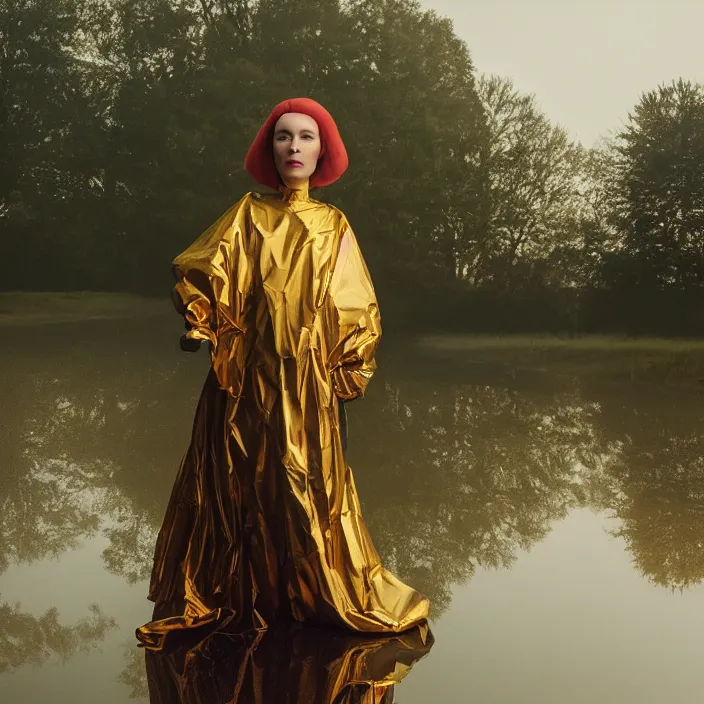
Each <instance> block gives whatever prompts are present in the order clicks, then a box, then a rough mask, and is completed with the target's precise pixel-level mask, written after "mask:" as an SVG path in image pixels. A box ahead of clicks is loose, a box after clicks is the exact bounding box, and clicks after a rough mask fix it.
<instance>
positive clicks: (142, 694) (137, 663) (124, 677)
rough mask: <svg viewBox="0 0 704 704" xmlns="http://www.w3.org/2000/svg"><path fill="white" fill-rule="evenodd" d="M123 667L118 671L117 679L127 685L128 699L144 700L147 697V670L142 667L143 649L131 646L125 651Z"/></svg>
mask: <svg viewBox="0 0 704 704" xmlns="http://www.w3.org/2000/svg"><path fill="white" fill-rule="evenodd" d="M125 660H126V664H125V668H124V670H122V672H121V673H120V676H119V677H118V680H119V681H120V682H121V683H122V684H124V685H126V686H127V687H129V690H130V699H136V700H137V701H146V700H147V699H148V698H149V688H148V685H147V672H146V670H145V669H144V651H143V650H142V649H141V648H137V647H136V646H135V647H132V648H130V649H129V650H127V651H126V652H125Z"/></svg>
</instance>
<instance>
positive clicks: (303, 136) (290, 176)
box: [274, 112, 321, 187]
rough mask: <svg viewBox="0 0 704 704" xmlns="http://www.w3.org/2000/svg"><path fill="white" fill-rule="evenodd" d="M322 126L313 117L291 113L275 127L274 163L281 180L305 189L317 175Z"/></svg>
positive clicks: (288, 184)
mask: <svg viewBox="0 0 704 704" xmlns="http://www.w3.org/2000/svg"><path fill="white" fill-rule="evenodd" d="M320 146H321V144H320V133H319V131H318V123H317V122H316V121H315V120H314V119H313V118H312V117H310V116H309V115H304V114H302V113H298V112H287V113H286V114H284V115H282V116H281V117H280V118H279V119H278V121H277V123H276V126H275V127H274V162H275V163H276V169H277V170H278V172H279V174H280V175H281V180H282V181H283V182H284V183H285V184H286V185H287V186H289V187H291V186H301V185H303V184H304V183H306V182H307V181H308V180H309V179H310V177H311V176H312V175H313V172H314V171H315V169H316V167H317V166H318V157H319V156H320Z"/></svg>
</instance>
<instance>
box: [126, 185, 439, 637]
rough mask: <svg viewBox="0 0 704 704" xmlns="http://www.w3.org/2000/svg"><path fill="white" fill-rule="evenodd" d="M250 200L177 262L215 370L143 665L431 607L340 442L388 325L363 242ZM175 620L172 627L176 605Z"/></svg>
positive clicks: (287, 203)
mask: <svg viewBox="0 0 704 704" xmlns="http://www.w3.org/2000/svg"><path fill="white" fill-rule="evenodd" d="M281 190H282V193H281V195H278V194H277V195H259V194H255V193H250V194H247V195H246V196H245V197H244V198H242V199H241V200H240V201H239V202H238V203H237V204H236V205H235V206H233V207H232V208H231V209H230V210H229V211H228V212H226V213H225V214H224V215H223V216H222V217H221V218H220V219H219V220H218V221H217V222H216V223H215V224H214V225H213V226H212V227H210V228H209V229H208V230H207V231H206V232H205V233H204V234H203V235H202V236H201V237H200V238H199V239H198V240H196V241H195V242H194V243H193V244H192V245H191V246H190V247H189V248H188V249H187V250H186V251H185V252H183V253H182V254H181V255H179V256H178V257H176V259H175V260H174V271H175V273H176V276H177V279H178V283H177V284H176V286H175V288H174V292H173V299H174V303H175V305H176V308H177V310H178V311H179V312H180V313H181V314H183V315H184V316H185V318H186V321H187V322H188V323H189V324H190V326H191V329H190V331H189V332H188V333H187V337H189V338H192V339H200V340H206V341H208V343H209V345H210V348H211V360H212V368H211V370H210V373H209V375H208V377H207V379H206V382H205V384H204V387H203V390H202V393H201V397H200V400H199V403H198V407H197V410H196V415H195V420H194V426H193V434H192V439H191V444H190V446H189V448H188V450H187V452H186V454H185V456H184V458H183V460H182V463H181V466H180V469H179V472H178V475H177V478H176V481H175V484H174V487H173V490H172V494H171V498H170V501H169V505H168V508H167V511H166V516H165V518H164V523H163V525H162V528H161V531H160V533H159V538H158V540H157V546H156V553H155V559H154V568H153V572H152V579H151V585H150V591H149V598H150V599H152V600H153V601H155V602H156V604H157V606H156V608H155V615H154V620H153V621H152V622H151V623H148V624H146V625H144V626H142V627H141V628H139V629H137V637H138V639H139V640H140V642H141V644H142V645H143V646H145V647H147V648H150V649H154V650H159V649H161V648H163V647H164V643H165V641H166V638H167V636H168V635H169V634H170V633H172V632H174V631H183V630H192V631H203V632H208V633H209V632H211V631H212V630H217V629H221V628H225V627H227V628H228V629H235V630H238V631H248V630H255V629H261V628H263V627H266V626H267V625H269V624H271V623H273V622H275V621H277V620H278V619H283V620H293V621H300V622H302V621H313V622H318V623H326V624H334V625H338V626H342V627H345V628H347V629H351V630H353V631H362V632H376V633H384V632H400V631H404V630H406V629H408V628H411V627H413V626H415V625H417V624H419V623H422V622H423V621H424V620H425V619H426V618H427V616H428V601H427V599H426V598H425V597H424V596H422V595H421V594H419V593H418V592H416V591H415V590H414V589H412V588H410V587H409V586H407V585H405V584H403V583H402V582H401V581H400V580H398V579H397V578H396V577H395V576H394V575H393V574H391V573H390V572H389V571H387V570H386V569H385V568H384V567H383V566H382V564H381V561H380V558H379V555H378V554H377V552H376V550H375V548H374V546H373V543H372V540H371V538H370V536H369V533H368V531H367V528H366V526H365V523H364V520H363V518H362V515H361V510H360V505H359V498H358V495H357V490H356V488H355V483H354V478H353V476H352V471H351V469H350V467H349V466H348V465H347V463H346V460H345V457H344V453H343V446H342V438H341V434H340V420H341V419H340V410H339V407H338V403H339V399H343V400H353V399H356V398H359V397H361V396H363V394H364V392H365V389H366V386H367V384H368V383H369V380H370V378H371V377H372V375H373V373H374V370H375V368H376V364H375V361H374V355H375V351H376V348H377V345H378V342H379V338H380V335H381V322H380V316H379V309H378V306H377V301H376V297H375V294H374V288H373V286H372V282H371V279H370V277H369V272H368V270H367V267H366V265H365V263H364V259H363V257H362V254H361V252H360V249H359V246H358V244H357V241H356V239H355V236H354V234H353V232H352V230H351V228H350V226H349V224H348V222H347V220H346V218H345V216H344V215H343V214H342V213H341V212H340V211H339V210H337V209H336V208H334V207H332V206H330V205H327V204H324V203H320V202H318V201H315V200H313V199H311V198H310V197H309V195H308V189H307V187H302V188H299V189H289V188H282V189H281ZM174 604H180V605H181V606H180V607H179V608H178V610H177V614H176V615H175V616H174V615H173V613H172V612H169V613H170V615H169V616H168V617H162V616H160V614H165V613H166V612H167V608H166V607H167V605H170V606H169V608H170V607H171V606H173V605H174Z"/></svg>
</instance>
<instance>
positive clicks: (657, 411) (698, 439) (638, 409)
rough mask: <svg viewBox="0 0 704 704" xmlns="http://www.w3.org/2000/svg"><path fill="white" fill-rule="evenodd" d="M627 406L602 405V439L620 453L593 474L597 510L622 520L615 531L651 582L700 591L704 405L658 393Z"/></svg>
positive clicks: (618, 402)
mask: <svg viewBox="0 0 704 704" xmlns="http://www.w3.org/2000/svg"><path fill="white" fill-rule="evenodd" d="M592 393H594V392H593V391H592ZM627 401H628V402H626V399H624V398H613V397H611V398H607V399H606V400H605V402H604V403H603V404H602V414H601V416H600V418H599V422H600V425H601V426H602V429H603V430H602V434H603V435H604V436H610V437H612V438H613V442H615V443H618V446H619V448H620V449H619V452H618V453H615V454H614V455H613V456H611V457H609V458H608V460H607V461H605V462H604V463H603V464H602V465H601V466H599V467H595V468H594V471H593V472H592V474H591V475H590V476H589V477H588V481H589V482H590V484H591V487H592V491H593V501H592V505H593V506H594V507H595V508H602V509H607V510H609V511H611V512H612V514H613V515H614V516H616V517H617V518H619V519H620V526H619V528H617V529H616V530H615V531H614V534H615V535H617V536H620V537H622V538H623V539H624V540H625V543H626V546H627V547H628V550H629V551H630V552H631V554H632V555H633V561H634V564H635V565H636V566H637V568H638V569H639V571H640V572H641V573H642V574H643V575H644V576H645V577H646V578H648V579H649V580H650V581H651V582H652V583H654V584H657V585H660V586H664V587H668V588H671V589H684V588H688V587H691V586H694V585H695V584H698V583H700V582H702V580H704V549H703V548H704V430H703V428H704V408H703V404H702V402H701V399H700V396H699V394H697V393H685V392H684V391H683V390H681V389H679V390H675V391H674V392H670V393H668V394H666V393H663V390H662V389H657V388H656V389H650V390H649V391H648V392H642V393H641V394H639V395H638V396H637V397H636V398H635V399H633V398H628V399H627Z"/></svg>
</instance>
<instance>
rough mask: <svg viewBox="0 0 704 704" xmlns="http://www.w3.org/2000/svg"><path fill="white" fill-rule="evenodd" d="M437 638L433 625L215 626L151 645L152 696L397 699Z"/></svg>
mask: <svg viewBox="0 0 704 704" xmlns="http://www.w3.org/2000/svg"><path fill="white" fill-rule="evenodd" d="M432 644H433V637H432V634H431V633H430V631H429V630H428V629H427V626H422V627H417V628H414V629H413V630H411V631H408V632H406V633H402V634H398V635H394V636H383V637H372V636H371V635H370V634H366V635H350V634H345V633H342V632H340V631H332V630H323V629H315V628H309V627H307V628H294V629H285V630H270V631H265V632H263V633H260V634H258V635H251V636H227V635H224V634H215V635H212V636H210V637H209V638H206V639H205V641H202V642H201V643H200V644H199V645H197V646H196V647H194V648H192V649H189V648H188V646H183V647H181V648H180V649H179V650H175V651H172V652H170V653H159V652H150V651H147V653H146V665H147V679H148V683H149V697H150V702H151V704H225V702H228V703H231V704H255V703H256V704H392V702H393V698H394V685H396V684H397V683H399V682H400V681H401V680H402V679H403V678H404V677H405V676H406V675H407V674H408V673H409V671H410V670H411V668H412V667H413V665H414V664H415V663H416V662H417V661H418V660H419V659H420V658H422V657H423V656H425V655H426V654H427V653H428V651H429V650H430V648H431V647H432Z"/></svg>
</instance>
